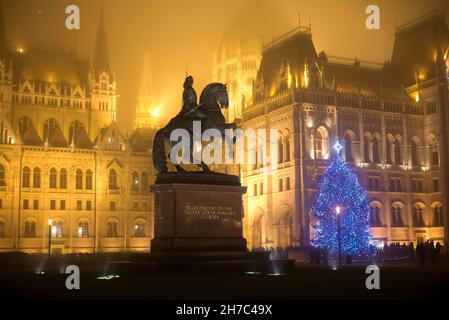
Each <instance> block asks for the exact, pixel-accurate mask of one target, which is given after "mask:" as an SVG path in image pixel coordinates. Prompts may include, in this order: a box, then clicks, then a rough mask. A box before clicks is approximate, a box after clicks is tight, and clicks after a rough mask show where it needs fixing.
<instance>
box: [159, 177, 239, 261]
mask: <svg viewBox="0 0 449 320" xmlns="http://www.w3.org/2000/svg"><path fill="white" fill-rule="evenodd" d="M151 191H152V192H153V193H154V195H155V197H154V199H155V200H154V201H155V215H154V217H155V221H154V239H153V240H152V241H151V252H154V253H171V252H199V251H203V252H204V251H207V252H245V251H246V250H247V247H246V240H245V239H244V238H243V222H242V219H243V203H242V195H243V194H244V193H245V192H246V188H245V187H242V186H241V184H240V179H239V177H237V176H229V175H224V174H217V173H203V172H190V173H167V174H161V175H159V176H158V177H157V179H156V183H155V184H154V185H153V186H152V187H151Z"/></svg>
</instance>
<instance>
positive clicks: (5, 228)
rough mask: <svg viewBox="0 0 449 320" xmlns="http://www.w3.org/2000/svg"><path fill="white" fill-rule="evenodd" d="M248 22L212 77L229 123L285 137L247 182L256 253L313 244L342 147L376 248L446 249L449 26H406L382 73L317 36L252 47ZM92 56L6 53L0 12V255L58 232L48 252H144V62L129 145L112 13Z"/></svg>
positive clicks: (39, 48) (233, 36)
mask: <svg viewBox="0 0 449 320" xmlns="http://www.w3.org/2000/svg"><path fill="white" fill-rule="evenodd" d="M251 10H252V9H251ZM252 12H253V13H254V14H253V15H252V17H254V18H251V19H245V20H242V19H239V18H238V17H236V19H235V21H233V22H232V23H231V25H230V29H229V30H228V31H227V32H226V34H225V37H224V39H223V43H222V45H221V48H220V49H219V50H218V51H217V54H216V55H215V59H214V70H213V75H214V81H219V82H223V83H224V82H226V83H228V88H229V95H230V108H229V110H228V111H227V113H226V117H227V119H228V121H236V122H237V123H238V124H239V126H240V127H241V128H243V129H247V128H252V129H258V128H265V129H270V128H271V129H273V128H275V129H277V130H279V141H278V144H277V148H278V152H279V163H278V164H277V166H276V168H275V169H274V170H273V168H271V167H270V168H267V167H265V166H264V165H263V164H262V163H260V164H259V163H256V164H252V165H241V166H240V167H239V168H238V171H239V172H240V175H241V179H242V184H243V185H245V186H247V194H246V195H245V196H244V207H245V217H244V236H245V238H246V239H247V241H248V247H249V248H250V249H259V248H270V247H273V248H276V247H283V248H287V247H300V246H301V247H303V246H308V245H309V244H310V238H311V230H312V227H311V226H312V225H313V223H314V216H313V213H312V212H311V208H312V206H313V204H314V200H315V198H316V195H317V185H318V183H319V181H320V178H321V176H322V175H323V173H324V171H325V170H326V168H327V166H328V164H329V163H330V160H331V159H332V158H333V157H334V156H335V154H334V152H333V149H332V147H331V146H332V145H333V144H334V143H335V142H336V141H337V140H338V141H340V143H341V144H342V145H343V147H344V148H343V151H342V154H343V157H344V159H345V161H346V162H347V164H348V165H349V166H350V167H353V168H354V170H355V171H356V172H357V174H358V177H359V179H360V181H361V183H362V185H363V186H365V188H366V189H367V196H368V197H369V200H370V204H371V208H372V210H371V216H370V225H371V233H372V242H373V244H375V245H382V244H385V243H391V242H401V243H403V242H407V243H408V242H410V241H414V242H419V241H427V240H434V241H440V242H443V241H444V240H445V239H446V240H447V239H448V232H447V230H448V228H447V224H448V215H447V210H446V206H445V205H444V204H445V203H446V201H447V199H449V197H448V194H447V193H448V190H447V189H448V188H447V187H446V186H447V185H448V182H449V181H446V180H445V179H444V178H445V177H446V179H449V174H448V171H447V169H445V168H446V167H447V166H448V163H447V161H449V157H448V155H449V150H448V147H449V143H448V141H447V139H448V138H449V135H448V133H447V132H446V130H447V129H446V128H447V127H448V126H449V121H448V115H447V111H446V109H447V108H448V107H449V97H448V73H447V69H448V66H449V59H448V55H449V30H448V27H447V24H446V17H445V16H444V14H441V13H439V12H434V13H432V14H429V15H426V16H423V17H421V18H419V19H416V20H413V21H411V22H409V23H407V24H405V25H403V26H400V27H398V28H397V30H396V35H395V43H394V49H393V53H392V57H391V61H389V62H386V63H382V64H375V63H367V62H365V61H359V60H357V59H351V60H349V59H343V58H336V57H332V56H328V55H327V54H326V52H325V51H321V52H317V51H316V49H315V46H314V43H313V41H312V30H311V27H310V26H308V27H304V26H301V25H299V26H298V27H296V28H295V29H293V30H291V31H289V32H287V33H285V34H284V35H283V36H281V37H279V38H276V39H274V40H273V41H271V42H269V43H266V44H263V45H261V44H260V43H258V39H257V34H254V35H253V37H251V36H250V35H248V33H246V34H245V37H247V38H245V39H242V38H241V35H240V34H239V30H241V27H242V26H241V24H242V23H244V24H251V23H254V22H257V20H259V21H263V19H259V18H260V17H258V12H257V6H256V8H255V9H254V10H253V11H252ZM271 13H273V12H272V11H270V14H271ZM277 27H280V26H277ZM253 29H254V28H253ZM6 30H7V28H6ZM249 30H252V29H251V28H249ZM286 30H287V31H288V29H284V30H281V31H283V32H285V31H286ZM279 34H282V32H280V33H279ZM248 37H250V38H248ZM92 43H93V44H95V53H94V57H93V59H92V62H90V60H89V59H88V58H83V57H80V56H78V55H76V53H75V52H73V51H71V50H67V49H62V48H57V47H51V46H47V45H42V44H39V45H30V46H28V47H26V48H24V49H17V50H8V46H7V44H6V42H5V26H4V22H3V19H2V10H1V8H0V130H1V131H0V132H1V136H0V251H23V252H28V253H39V252H46V251H47V250H48V238H49V232H50V233H51V235H50V236H51V241H52V245H51V248H52V251H53V252H55V253H80V252H90V253H92V252H117V251H122V252H123V251H148V250H149V249H150V240H151V238H152V236H153V220H154V205H153V196H152V194H151V193H150V191H149V186H150V185H151V184H152V183H153V181H154V177H155V172H154V169H153V168H152V161H151V148H152V138H153V136H154V134H155V131H156V130H157V129H158V128H159V127H160V125H159V123H158V122H157V119H154V117H153V116H152V114H153V112H152V109H151V108H152V104H153V101H152V97H151V94H152V92H151V90H150V82H151V80H150V79H149V78H150V76H149V71H148V69H149V68H148V61H146V62H145V63H143V67H142V81H141V87H140V90H139V97H138V99H137V101H138V102H137V107H136V118H135V121H134V130H133V132H132V133H131V134H129V135H124V134H123V133H122V132H121V131H120V128H119V127H118V125H117V123H116V112H117V92H116V81H115V76H114V73H113V72H112V70H111V67H110V63H109V56H108V48H107V38H106V30H105V25H104V19H103V14H101V17H100V22H99V27H98V30H97V34H96V39H92ZM242 43H245V46H244V47H242V46H241V44H242ZM418 43H419V45H417V44H418ZM260 143H261V141H258V144H259V145H257V148H260V147H261V146H260ZM263 143H266V144H267V145H268V146H269V145H270V144H272V142H270V141H263ZM49 221H51V225H50V226H49ZM445 226H446V228H445Z"/></svg>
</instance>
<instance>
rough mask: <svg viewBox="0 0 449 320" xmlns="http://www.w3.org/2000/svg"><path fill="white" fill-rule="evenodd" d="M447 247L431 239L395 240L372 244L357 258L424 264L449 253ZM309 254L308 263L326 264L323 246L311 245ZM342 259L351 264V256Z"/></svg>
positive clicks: (436, 260)
mask: <svg viewBox="0 0 449 320" xmlns="http://www.w3.org/2000/svg"><path fill="white" fill-rule="evenodd" d="M447 249H448V246H447V244H446V245H445V246H443V245H442V244H441V243H439V242H436V243H435V242H434V241H433V240H431V241H427V242H420V243H418V244H417V245H416V246H415V245H414V243H413V242H410V243H409V244H405V243H402V244H401V243H398V242H397V243H391V244H385V245H384V246H383V247H381V248H377V247H375V246H372V247H371V250H370V253H369V254H367V255H366V256H363V257H357V259H358V260H360V261H364V260H372V261H393V260H411V261H416V262H417V263H419V264H421V265H423V266H424V265H430V264H438V263H439V262H440V259H441V256H442V255H444V254H446V255H447V254H449V253H448V252H447ZM309 256H310V263H312V264H325V265H326V264H328V258H329V252H328V251H327V250H326V249H325V248H316V247H311V248H310V250H309ZM342 260H344V261H345V262H346V264H351V263H352V261H353V257H351V256H349V255H343V256H342Z"/></svg>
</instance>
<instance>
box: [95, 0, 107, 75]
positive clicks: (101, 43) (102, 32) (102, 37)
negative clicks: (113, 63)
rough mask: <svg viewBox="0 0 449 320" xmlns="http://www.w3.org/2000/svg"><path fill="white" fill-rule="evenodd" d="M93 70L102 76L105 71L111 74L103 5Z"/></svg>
mask: <svg viewBox="0 0 449 320" xmlns="http://www.w3.org/2000/svg"><path fill="white" fill-rule="evenodd" d="M92 68H93V71H94V72H95V73H96V74H100V73H101V72H104V71H106V72H107V73H108V74H111V68H110V65H109V54H108V43H107V37H106V28H105V26H104V13H103V4H102V5H101V12H100V22H99V25H98V31H97V41H96V45H95V55H94V61H93V64H92Z"/></svg>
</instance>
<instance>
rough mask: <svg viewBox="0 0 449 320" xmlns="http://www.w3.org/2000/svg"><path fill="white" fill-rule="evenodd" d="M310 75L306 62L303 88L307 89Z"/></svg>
mask: <svg viewBox="0 0 449 320" xmlns="http://www.w3.org/2000/svg"><path fill="white" fill-rule="evenodd" d="M309 81H310V75H309V66H308V65H307V63H306V62H304V88H308V87H309Z"/></svg>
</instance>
